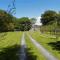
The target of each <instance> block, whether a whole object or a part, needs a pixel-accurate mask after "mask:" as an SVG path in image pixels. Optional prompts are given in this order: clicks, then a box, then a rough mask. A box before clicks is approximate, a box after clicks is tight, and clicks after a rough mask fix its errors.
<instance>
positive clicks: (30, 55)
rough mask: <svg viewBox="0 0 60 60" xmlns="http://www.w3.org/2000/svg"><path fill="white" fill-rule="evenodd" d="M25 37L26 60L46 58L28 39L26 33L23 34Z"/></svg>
mask: <svg viewBox="0 0 60 60" xmlns="http://www.w3.org/2000/svg"><path fill="white" fill-rule="evenodd" d="M25 37H26V38H25V39H26V45H27V48H26V52H27V60H47V59H46V58H45V57H44V56H43V55H42V54H41V53H40V52H39V50H38V49H37V48H36V47H35V46H34V44H33V43H32V42H31V41H30V39H29V37H28V36H27V35H25Z"/></svg>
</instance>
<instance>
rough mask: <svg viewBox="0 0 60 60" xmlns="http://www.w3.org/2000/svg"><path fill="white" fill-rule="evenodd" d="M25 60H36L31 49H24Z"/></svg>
mask: <svg viewBox="0 0 60 60" xmlns="http://www.w3.org/2000/svg"><path fill="white" fill-rule="evenodd" d="M26 55H27V57H26V60H37V56H36V55H34V52H31V48H26Z"/></svg>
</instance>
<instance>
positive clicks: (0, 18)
mask: <svg viewBox="0 0 60 60" xmlns="http://www.w3.org/2000/svg"><path fill="white" fill-rule="evenodd" d="M12 19H13V16H12V15H11V14H9V13H7V12H6V11H4V10H0V32H3V31H10V30H13V29H14V26H13V25H14V24H13V20H12Z"/></svg>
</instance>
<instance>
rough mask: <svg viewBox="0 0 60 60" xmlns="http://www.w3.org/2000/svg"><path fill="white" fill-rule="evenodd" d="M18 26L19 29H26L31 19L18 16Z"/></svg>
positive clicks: (29, 26)
mask: <svg viewBox="0 0 60 60" xmlns="http://www.w3.org/2000/svg"><path fill="white" fill-rule="evenodd" d="M18 23H19V28H20V30H21V31H28V30H30V29H31V26H32V25H31V21H30V19H29V18H28V17H22V18H19V22H18Z"/></svg>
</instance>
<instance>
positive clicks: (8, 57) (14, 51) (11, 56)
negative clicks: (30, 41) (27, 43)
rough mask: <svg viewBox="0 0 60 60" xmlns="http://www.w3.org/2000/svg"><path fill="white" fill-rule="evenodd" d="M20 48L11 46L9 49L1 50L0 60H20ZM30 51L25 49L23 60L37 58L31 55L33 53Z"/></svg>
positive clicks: (34, 59)
mask: <svg viewBox="0 0 60 60" xmlns="http://www.w3.org/2000/svg"><path fill="white" fill-rule="evenodd" d="M21 47H23V46H20V45H13V46H11V47H7V48H3V49H2V51H0V60H20V55H21V52H20V51H21ZM30 50H31V49H30V48H25V52H26V59H25V60H37V59H36V58H37V56H36V55H33V52H31V51H30Z"/></svg>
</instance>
